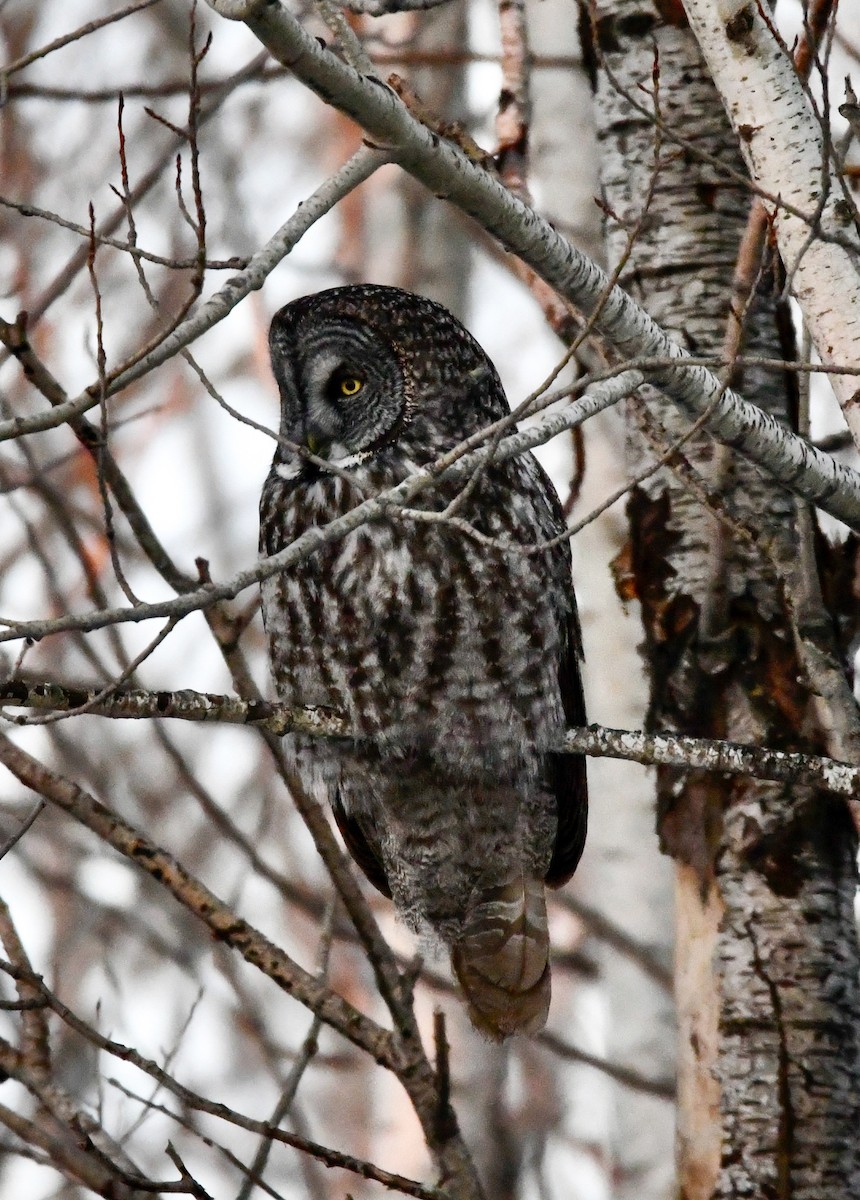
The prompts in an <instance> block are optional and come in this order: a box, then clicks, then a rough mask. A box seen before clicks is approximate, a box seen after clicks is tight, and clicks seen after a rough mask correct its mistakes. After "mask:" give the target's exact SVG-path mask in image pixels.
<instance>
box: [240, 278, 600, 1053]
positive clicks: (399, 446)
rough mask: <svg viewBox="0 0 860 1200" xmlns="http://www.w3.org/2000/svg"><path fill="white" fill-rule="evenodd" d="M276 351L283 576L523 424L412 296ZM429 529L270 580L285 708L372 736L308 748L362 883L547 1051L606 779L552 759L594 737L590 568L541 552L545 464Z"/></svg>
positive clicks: (370, 294)
mask: <svg viewBox="0 0 860 1200" xmlns="http://www.w3.org/2000/svg"><path fill="white" fill-rule="evenodd" d="M269 343H270V347H271V353H272V365H273V369H274V374H275V378H276V380H277V382H278V386H279V388H280V393H281V426H280V434H281V439H282V441H281V442H280V443H279V447H278V450H277V451H276V453H275V458H274V461H273V463H272V469H271V471H270V473H269V476H268V479H267V480H266V484H265V487H264V489H263V495H262V500H261V506H260V515H261V533H260V546H261V552H262V553H263V554H267V555H268V554H274V553H276V552H277V551H279V550H281V549H282V548H283V547H284V546H286V545H288V544H289V543H290V542H292V541H293V540H294V539H295V538H296V537H297V536H298V535H299V534H301V533H303V532H304V531H305V530H306V529H308V528H309V527H311V526H314V525H324V524H325V523H326V522H327V521H329V520H331V519H332V518H334V517H337V516H339V515H340V514H342V513H344V512H346V511H348V510H349V509H350V508H352V507H354V506H355V505H356V504H357V503H359V502H360V501H361V500H362V499H364V498H366V497H368V496H373V495H375V494H376V493H378V492H381V491H384V490H385V489H387V488H389V487H391V486H393V485H394V484H397V483H400V482H401V481H402V480H404V479H405V478H406V477H407V476H409V475H410V474H411V473H413V472H414V471H415V470H416V468H417V467H419V466H421V465H422V464H426V463H430V462H433V461H434V460H435V459H436V458H438V456H439V455H440V454H442V453H444V452H445V451H447V450H450V449H451V447H452V446H454V445H456V444H457V443H458V442H460V441H462V439H463V438H466V437H468V436H469V435H470V434H474V433H475V432H477V431H478V430H480V429H482V428H484V427H485V426H486V425H488V424H490V423H491V422H493V421H496V420H498V418H500V417H503V416H505V415H506V414H507V413H508V412H509V408H508V405H507V402H506V400H505V394H504V391H503V389H502V385H501V382H500V380H499V377H498V375H497V373H496V371H495V369H494V367H493V365H492V363H491V362H490V361H489V359H488V358H487V356H486V354H484V352H483V350H482V349H481V347H480V346H479V345H478V344H477V342H476V341H475V340H474V338H473V337H472V336H471V335H470V334H469V333H468V332H467V331H466V330H465V329H464V328H463V326H462V325H460V323H459V322H458V321H456V320H455V319H454V317H453V316H452V315H451V314H450V313H449V312H448V311H447V310H446V309H444V308H442V307H441V306H440V305H438V304H434V303H432V302H431V301H429V300H425V299H423V298H422V297H420V296H414V295H412V294H410V293H409V292H404V291H401V290H399V289H398V288H390V287H376V286H371V285H364V286H358V287H340V288H334V289H332V290H330V291H325V292H320V293H318V294H317V295H314V296H305V297H304V298H303V299H301V300H296V301H295V302H294V303H292V304H288V305H287V306H286V307H285V308H282V309H281V310H280V312H278V313H277V314H276V315H275V318H274V320H273V321H272V327H271V332H270V335H269ZM286 442H290V443H293V444H294V445H295V444H298V445H300V446H303V447H306V448H307V449H309V450H310V451H311V452H312V453H313V454H314V455H316V456H317V457H321V458H323V459H325V460H326V461H327V463H330V464H331V467H332V469H331V470H326V469H324V468H323V467H320V466H318V465H314V464H313V463H310V462H308V461H307V459H306V458H305V457H303V456H302V455H301V454H299V453H296V451H295V449H291V448H290V446H288V445H286V444H285V443H286ZM452 501H454V502H455V503H454V508H453V510H452V511H451V513H450V514H448V517H446V516H441V517H440V518H439V519H434V517H433V515H432V514H438V513H441V511H442V510H443V509H444V508H445V507H446V505H448V504H450V503H451V502H452ZM413 507H414V508H418V509H420V512H419V513H418V515H417V516H410V515H409V514H408V512H407V513H403V514H400V513H398V512H396V511H393V510H389V511H388V512H387V514H386V516H385V518H384V520H379V521H376V522H374V523H371V524H365V525H362V526H360V527H359V528H357V529H355V530H354V531H353V532H351V533H349V534H347V535H346V536H345V537H343V538H342V539H341V540H340V541H336V542H334V543H333V544H330V545H325V546H323V547H322V548H320V549H318V550H317V551H316V552H315V553H314V554H312V555H311V556H310V557H309V558H307V559H305V560H304V561H303V562H301V563H299V564H298V565H297V566H295V567H292V568H290V569H289V570H287V571H284V572H283V573H281V574H279V575H275V576H273V577H272V578H270V579H268V580H266V581H265V583H264V584H263V617H264V621H265V626H266V632H267V636H268V642H269V652H270V657H271V663H272V672H273V675H274V679H275V684H276V688H277V692H278V696H279V698H280V700H281V701H283V702H284V703H286V704H299V705H325V706H327V707H329V708H333V709H336V710H339V711H340V712H342V713H343V714H345V715H346V716H347V717H348V719H349V721H350V722H351V725H352V727H353V728H354V730H355V732H356V735H357V740H355V741H350V742H347V743H331V742H328V743H327V742H325V741H322V740H316V741H313V742H311V740H310V739H306V740H305V741H302V742H299V743H298V744H296V743H294V747H295V753H296V758H297V763H298V766H299V770H300V773H301V774H302V775H303V777H304V779H305V781H306V782H307V783H308V784H309V785H310V786H311V787H312V788H313V789H314V790H315V791H316V792H317V793H318V792H319V791H320V789H322V790H324V791H325V793H326V794H327V796H328V799H329V800H330V802H331V804H332V807H333V810H334V815H335V817H336V819H337V823H338V825H339V827H340V829H341V832H342V834H343V837H344V839H345V841H346V845H347V847H348V848H349V850H350V852H351V854H352V856H353V857H354V858H355V861H356V862H357V863H358V865H359V866H360V867H361V868H362V870H363V871H364V873H365V874H366V875H367V877H368V879H369V880H370V881H371V882H372V883H373V884H375V885H376V887H377V888H379V890H380V891H382V892H383V893H385V895H387V896H390V897H393V900H394V903H395V906H396V908H397V911H398V912H399V914H400V915H401V916H402V917H403V918H404V919H405V920H406V921H407V923H408V924H409V925H410V926H411V927H412V928H413V929H415V930H416V931H418V932H421V933H424V934H428V933H429V934H430V935H431V936H432V937H433V939H434V940H436V941H437V942H438V941H439V940H441V941H442V942H443V943H445V944H446V945H447V946H448V947H449V948H450V951H451V961H452V965H453V968H454V971H455V973H456V975H457V977H458V978H459V981H460V983H461V985H462V988H463V991H464V993H465V997H466V1001H467V1004H468V1008H469V1014H470V1016H471V1018H472V1021H473V1023H474V1024H475V1025H476V1026H477V1027H478V1028H479V1029H481V1030H483V1031H484V1032H485V1033H487V1034H489V1035H490V1036H492V1037H495V1038H504V1037H507V1036H508V1035H509V1034H511V1033H515V1032H518V1031H523V1032H530V1033H532V1032H536V1031H537V1030H538V1029H540V1028H541V1027H542V1026H543V1024H544V1022H545V1020H546V1016H547V1012H548V1009H549V998H550V972H549V938H548V933H547V914H546V902H545V897H544V883H545V882H546V883H548V884H550V885H551V886H558V885H560V884H562V883H564V882H565V881H566V880H567V879H569V878H570V876H571V874H572V873H573V871H574V868H575V867H576V864H577V862H578V861H579V856H580V854H581V853H582V847H583V842H584V840H585V824H586V804H587V801H586V785H585V764H584V760H583V759H582V758H578V757H570V756H567V757H565V756H562V755H557V754H553V753H550V752H548V751H547V750H546V749H545V747H546V746H548V745H549V744H551V743H552V742H553V740H554V739H555V738H557V736H558V735H559V733H560V731H561V730H562V729H563V728H564V726H565V724H566V723H570V724H576V725H579V724H582V723H583V722H584V719H585V717H584V710H583V699H582V689H581V685H580V677H579V662H578V659H579V656H580V635H579V627H578V623H577V617H576V609H575V604H574V600H573V596H572V591H571V582H570V551H569V548H568V545H567V543H566V542H564V541H562V542H561V543H560V544H556V545H555V546H553V547H551V548H550V549H546V550H540V549H538V550H537V552H535V550H534V548H535V547H540V545H541V544H542V543H544V542H546V541H548V540H550V539H551V538H554V537H555V536H556V535H557V534H559V533H560V532H562V531H563V529H564V522H563V519H562V514H561V511H560V507H559V503H558V500H557V497H556V495H555V492H554V491H553V489H552V485H551V484H550V482H549V480H548V479H547V478H546V476H545V474H544V472H543V471H542V470H541V468H540V466H539V465H538V463H537V461H536V460H535V459H534V458H533V457H532V456H531V455H530V454H527V455H524V456H523V457H521V458H518V459H515V460H512V461H509V462H506V463H504V464H497V465H492V466H489V467H487V468H486V469H484V470H483V471H481V472H480V473H478V474H477V475H476V476H474V477H473V479H472V480H471V481H470V482H469V484H468V485H467V486H465V485H464V484H463V483H462V482H460V483H459V484H457V485H454V484H450V483H449V484H448V485H436V486H435V487H433V488H431V489H429V490H427V491H425V492H423V493H421V494H420V499H419V500H418V501H417V502H415V505H414V506H413ZM472 531H474V533H473V532H472ZM528 551H532V552H531V553H528Z"/></svg>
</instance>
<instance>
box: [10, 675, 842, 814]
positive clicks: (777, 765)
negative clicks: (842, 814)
mask: <svg viewBox="0 0 860 1200" xmlns="http://www.w3.org/2000/svg"><path fill="white" fill-rule="evenodd" d="M99 697H101V698H99ZM0 707H12V708H34V709H37V710H39V711H41V712H45V711H47V712H55V713H62V712H67V713H69V715H70V716H71V715H74V713H75V710H78V709H81V708H83V707H86V711H87V713H89V714H90V715H91V716H99V717H109V718H113V719H121V720H122V719H130V720H141V719H150V720H151V719H153V718H166V717H171V718H175V719H177V720H181V721H204V722H205V721H210V722H212V721H217V722H220V723H222V724H227V725H249V726H253V727H256V728H258V729H264V730H266V731H267V732H269V733H273V734H275V735H276V736H278V737H281V736H283V735H284V734H287V733H301V734H303V735H308V736H311V737H324V738H349V737H350V736H351V730H350V726H349V725H348V724H347V721H346V720H345V718H343V717H341V716H339V715H338V714H337V713H336V712H333V711H332V710H331V709H325V708H288V707H286V706H285V705H282V704H269V703H267V702H265V701H261V700H254V701H248V700H240V699H238V698H237V697H236V696H221V695H216V694H214V693H211V692H195V691H191V690H182V691H178V692H146V691H140V690H139V689H131V688H129V689H117V690H116V691H115V692H114V693H113V694H112V695H110V696H104V694H103V691H102V690H100V689H95V688H94V689H92V690H88V689H86V688H73V687H65V686H63V685H61V684H55V683H26V682H25V681H23V680H20V679H11V680H0ZM547 749H552V750H553V751H555V752H556V753H561V754H587V755H590V756H591V757H594V758H621V759H626V760H628V761H629V762H638V763H642V765H643V766H668V767H678V768H680V769H682V770H686V771H715V772H718V773H722V774H726V775H748V776H751V777H754V778H756V779H771V780H781V781H784V782H789V783H794V784H798V785H801V784H803V785H807V786H810V787H816V788H821V789H823V790H824V791H828V792H831V793H832V794H833V795H836V796H845V797H846V798H853V797H855V796H856V795H857V791H858V788H860V767H857V766H853V765H852V764H850V763H846V762H840V761H838V760H837V759H833V758H825V757H822V756H820V755H815V754H796V753H788V752H786V751H782V750H768V749H766V748H762V747H759V746H745V745H741V744H740V743H737V742H725V741H716V740H711V739H708V738H693V737H683V736H681V735H678V734H671V733H643V732H641V731H639V730H632V729H609V728H607V727H605V726H602V725H589V726H588V727H586V728H581V729H569V730H567V732H566V733H565V734H564V736H563V738H562V739H561V740H560V741H559V742H558V743H557V744H556V745H553V746H552V747H547Z"/></svg>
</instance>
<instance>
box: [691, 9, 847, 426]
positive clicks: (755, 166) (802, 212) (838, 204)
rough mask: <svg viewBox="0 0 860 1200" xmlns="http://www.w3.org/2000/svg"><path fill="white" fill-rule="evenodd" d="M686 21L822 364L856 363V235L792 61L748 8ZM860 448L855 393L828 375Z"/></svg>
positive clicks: (707, 12) (706, 12) (703, 12)
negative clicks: (768, 215)
mask: <svg viewBox="0 0 860 1200" xmlns="http://www.w3.org/2000/svg"><path fill="white" fill-rule="evenodd" d="M685 7H686V10H687V15H688V17H689V20H690V25H691V26H692V29H693V31H694V33H695V34H696V37H697V39H698V42H699V45H700V47H701V49H702V53H703V54H704V56H705V59H706V61H707V63H708V67H709V69H710V72H711V75H712V77H713V79H714V82H715V83H716V85H717V88H718V90H719V92H720V96H721V98H722V101H723V104H724V105H725V108H726V112H727V113H728V115H729V118H730V120H731V122H732V126H733V127H734V130H735V133H736V134H737V136H738V143H739V145H740V148H741V151H742V153H743V156H744V158H745V160H746V163H747V166H748V168H749V171H750V174H751V176H752V178H753V180H754V182H755V184H756V185H757V187H758V188H760V189H761V190H762V191H763V193H764V194H765V196H766V197H767V198H766V199H765V203H766V205H767V207H768V209H769V210H770V211H771V212H772V214H773V224H774V229H775V231H776V237H777V242H778V245H779V250H780V254H781V255H782V259H783V262H784V263H785V266H786V270H787V272H788V276H789V280H790V281H791V286H792V291H793V292H794V295H795V296H796V297H797V300H798V302H799V304H800V306H801V308H802V310H803V315H804V319H805V320H806V323H807V326H808V328H809V331H810V334H811V336H812V339H813V341H814V343H815V348H816V349H817V351H818V353H819V354H820V356H821V359H822V361H823V362H824V363H827V364H828V365H830V366H834V365H837V364H848V365H853V364H856V363H857V362H858V360H860V234H858V230H857V229H856V227H855V225H854V221H853V215H852V212H851V208H850V206H849V204H848V203H847V202H846V199H845V197H844V196H843V194H842V192H841V190H840V185H839V181H838V179H837V178H836V177H835V166H834V162H833V149H832V147H830V146H828V145H827V143H826V142H825V138H824V135H823V132H822V128H821V122H820V120H819V119H818V117H817V116H816V114H815V112H814V111H813V108H812V105H811V102H810V100H809V97H808V95H807V94H806V92H805V91H804V87H803V84H802V83H801V81H800V79H799V77H798V75H797V72H796V70H795V68H794V65H793V63H792V61H791V59H790V57H789V56H788V54H787V53H786V52H785V50H784V49H783V47H781V46H780V44H779V42H778V41H777V39H776V37H775V36H774V32H773V31H772V29H771V28H770V27H769V24H768V22H767V21H765V19H764V18H763V17H762V15H761V13H760V12H759V11H758V10H757V7H756V5H755V4H752V3H749V4H738V3H735V4H732V5H726V4H715V3H714V0H685ZM830 380H831V383H832V385H833V390H834V391H835V393H836V396H837V398H838V399H839V402H840V404H841V405H842V409H843V412H844V414H845V420H846V421H847V423H848V427H849V429H850V430H851V433H852V436H853V438H854V442H855V444H856V445H858V446H860V388H858V385H857V379H856V377H855V376H850V375H832V376H831V377H830Z"/></svg>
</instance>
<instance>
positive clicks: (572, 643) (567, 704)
mask: <svg viewBox="0 0 860 1200" xmlns="http://www.w3.org/2000/svg"><path fill="white" fill-rule="evenodd" d="M538 470H539V471H540V474H541V476H542V479H543V481H544V488H543V498H544V499H545V500H546V501H547V503H548V505H549V508H550V510H551V513H552V518H551V522H552V524H551V527H550V528H549V529H548V530H547V532H546V534H545V536H547V535H548V536H550V537H552V536H553V535H554V534H555V533H558V532H560V531H561V530H563V529H564V528H565V526H566V525H567V521H566V520H565V517H564V512H563V511H562V507H561V504H560V502H559V500H558V496H557V494H556V491H555V488H554V487H553V485H552V483H551V482H550V480H549V478H548V477H547V476H546V475H545V474H544V473H543V471H542V469H541V468H540V467H538ZM554 554H555V572H556V576H557V578H559V579H561V580H562V584H563V587H564V590H565V594H566V596H567V598H568V600H569V607H568V609H567V615H566V618H565V622H564V624H565V628H564V636H563V640H562V647H561V655H560V657H559V664H558V685H559V691H560V693H561V703H562V708H563V710H564V717H565V722H566V724H567V725H568V726H572V725H584V724H585V721H586V717H585V696H584V694H583V691H582V671H581V661H582V630H581V629H580V626H579V614H578V613H577V610H576V596H575V594H574V591H573V582H572V580H571V574H570V572H571V560H570V546H569V544H568V543H567V542H563V543H561V545H559V546H558V547H557V548H556V550H555V552H554ZM548 757H549V763H548V767H549V772H548V773H549V783H550V786H551V787H552V789H553V791H554V792H555V797H556V804H557V807H558V829H557V831H556V835H555V845H554V846H553V850H552V858H551V859H550V864H549V869H548V870H547V873H546V882H547V883H548V884H549V886H550V887H561V886H562V884H564V883H567V881H568V879H570V877H571V875H572V874H573V873H574V871H575V870H576V867H577V864H578V863H579V860H580V857H581V856H582V851H583V848H584V846H585V832H586V827H587V825H588V783H587V780H586V773H585V756H584V755H582V754H550V755H549V756H548Z"/></svg>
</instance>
